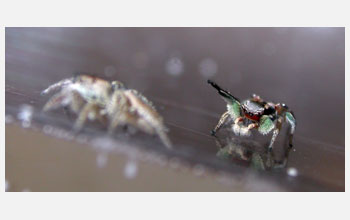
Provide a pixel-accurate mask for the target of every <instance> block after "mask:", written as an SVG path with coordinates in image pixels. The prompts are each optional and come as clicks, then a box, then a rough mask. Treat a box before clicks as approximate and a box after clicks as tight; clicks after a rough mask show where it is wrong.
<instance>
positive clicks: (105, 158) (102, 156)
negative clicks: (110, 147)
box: [96, 153, 108, 168]
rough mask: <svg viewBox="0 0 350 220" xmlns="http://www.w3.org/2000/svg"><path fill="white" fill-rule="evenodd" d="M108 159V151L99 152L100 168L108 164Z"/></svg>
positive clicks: (97, 159)
mask: <svg viewBox="0 0 350 220" xmlns="http://www.w3.org/2000/svg"><path fill="white" fill-rule="evenodd" d="M107 161H108V155H107V154H106V153H99V154H97V157H96V164H97V167H98V168H103V167H105V166H106V164H107Z"/></svg>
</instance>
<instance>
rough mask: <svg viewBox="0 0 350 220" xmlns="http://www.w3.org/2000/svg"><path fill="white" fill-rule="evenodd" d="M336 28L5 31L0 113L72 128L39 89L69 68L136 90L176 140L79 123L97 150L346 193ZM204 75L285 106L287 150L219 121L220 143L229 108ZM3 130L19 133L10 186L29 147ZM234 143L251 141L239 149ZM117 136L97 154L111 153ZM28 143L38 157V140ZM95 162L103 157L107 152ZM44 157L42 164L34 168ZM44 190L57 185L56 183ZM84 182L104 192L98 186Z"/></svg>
mask: <svg viewBox="0 0 350 220" xmlns="http://www.w3.org/2000/svg"><path fill="white" fill-rule="evenodd" d="M344 34H345V32H344V29H343V28H6V115H7V119H8V121H10V122H13V123H15V124H18V125H20V126H22V127H28V128H27V129H31V128H32V127H35V128H39V129H40V131H44V130H45V128H46V131H47V129H48V127H47V126H51V127H49V128H52V127H54V128H60V129H63V130H64V131H66V132H67V133H68V134H69V132H70V131H71V127H72V124H73V121H74V119H75V116H74V115H73V116H68V115H66V114H64V111H63V110H62V109H60V110H57V111H54V112H49V113H43V112H41V109H42V107H43V105H44V104H45V102H46V101H47V100H48V98H49V97H41V96H40V92H41V91H42V90H43V89H45V88H46V87H47V86H49V85H50V84H52V83H54V82H57V81H58V80H61V79H63V78H67V77H70V76H72V75H73V74H74V73H77V72H84V73H91V74H94V75H96V76H99V77H101V78H104V79H107V80H119V81H122V82H124V83H125V84H126V85H127V86H128V87H130V88H134V89H137V90H139V91H140V92H142V93H144V95H145V96H146V97H148V98H149V99H150V100H151V101H152V102H153V103H154V104H155V106H156V108H157V109H158V111H159V112H160V113H161V114H162V115H163V116H164V119H165V122H166V124H167V126H168V127H169V129H170V132H169V136H170V138H171V139H172V141H173V142H174V145H175V146H174V150H173V151H169V150H166V149H165V148H164V147H163V146H162V145H161V143H160V141H159V140H158V139H157V138H156V137H150V136H147V135H145V134H142V133H140V132H136V133H134V132H128V133H130V134H125V133H124V132H123V130H122V129H120V130H118V131H116V134H115V135H113V136H112V137H111V136H108V137H106V138H105V139H103V138H101V137H105V136H106V128H105V127H104V126H103V125H101V124H98V123H89V124H87V125H86V128H85V129H84V131H82V132H81V133H80V135H87V138H88V139H89V140H90V142H89V143H86V144H87V145H92V144H91V143H96V139H97V142H98V141H99V140H100V141H101V140H102V141H101V142H98V144H97V145H99V146H102V145H108V144H107V143H109V142H108V141H112V142H113V143H114V144H118V143H119V142H118V141H122V142H123V143H124V144H126V145H135V148H136V149H142V150H144V151H145V152H148V151H154V152H157V153H160V154H161V155H164V156H165V157H167V158H172V157H176V158H180V159H181V160H182V161H183V162H184V163H185V162H187V163H189V165H188V166H191V167H196V165H198V164H199V165H200V166H203V167H206V169H207V170H208V169H209V170H211V171H210V173H212V174H213V175H216V174H218V173H221V172H224V173H227V174H229V175H230V176H231V175H232V176H231V177H230V178H231V179H232V180H233V181H234V180H242V179H247V176H250V175H254V177H255V178H257V179H258V180H259V181H261V182H264V181H269V182H271V184H272V187H271V188H269V189H268V190H269V191H273V190H281V189H282V190H292V191H293V190H294V191H295V190H296V191H304V190H306V191H319V190H322V191H323V190H326V191H344V181H345V167H344V164H345V154H344V152H345V147H344V146H345V139H344V133H345V123H344V114H345V102H344V100H345V84H344V79H345V75H344V68H345V60H344ZM207 79H212V80H214V81H216V82H217V83H218V84H220V85H221V86H222V87H223V88H225V89H227V90H229V91H230V92H231V93H232V94H233V95H234V96H236V97H238V98H240V99H245V98H247V97H249V96H250V94H252V93H256V94H258V95H260V96H261V97H262V98H263V99H265V100H267V101H273V102H284V103H286V104H287V105H288V106H289V107H290V108H291V109H292V110H293V112H294V113H295V115H296V119H297V128H296V134H295V141H294V148H293V149H291V150H290V151H288V150H287V147H286V144H285V135H284V134H285V133H282V134H281V135H280V136H279V137H278V139H277V142H276V143H275V148H274V152H273V153H274V155H268V154H267V153H266V146H267V145H266V144H268V141H269V138H270V136H268V137H261V136H259V135H258V134H254V135H253V137H252V138H249V139H248V140H245V139H243V140H241V139H240V138H238V142H237V141H235V139H232V138H236V137H234V136H232V137H231V135H232V134H231V133H230V132H229V130H228V129H223V130H222V132H221V131H220V132H219V140H217V139H215V138H213V137H211V136H210V130H211V129H213V127H214V126H215V125H216V123H217V121H218V120H219V117H220V115H221V114H222V113H223V112H224V111H225V109H226V107H225V102H224V101H223V100H222V99H221V98H220V97H219V95H218V94H217V92H216V91H215V90H214V89H213V88H212V87H211V86H209V85H208V84H207V83H206V81H207ZM23 104H27V106H23ZM18 113H20V114H19V115H18ZM9 119H10V120H9ZM9 124H11V123H9ZM9 126H10V125H7V128H8V127H9ZM11 126H12V125H11ZM45 126H46V127H45ZM9 131H10V132H19V131H18V130H13V129H12V130H8V129H6V178H7V180H8V181H9V182H10V184H11V182H13V181H12V179H11V178H12V176H14V175H16V172H18V171H17V170H16V169H15V164H16V163H18V158H16V155H17V154H19V151H22V150H21V148H23V147H26V148H28V147H29V148H30V147H31V146H30V144H27V146H23V143H21V142H19V140H16V138H9V137H13V135H15V136H16V135H18V134H14V133H9ZM44 133H45V132H44ZM46 133H47V132H46ZM53 136H56V137H52V138H54V140H55V142H57V145H58V146H59V145H60V143H61V145H62V144H63V140H61V139H62V137H61V136H60V135H53ZM228 137H230V138H228ZM36 138H38V139H36ZM72 138H73V139H74V140H75V139H76V137H72ZM98 138H99V139H98ZM40 140H41V139H40V136H35V139H33V140H32V141H33V142H32V143H36V144H39V145H40V143H41V142H40ZM94 141H95V142H94ZM242 141H245V142H247V143H248V144H245V145H244V147H242V146H241V143H242ZM237 143H239V144H237ZM249 143H253V144H249ZM114 144H112V146H113V147H112V148H111V149H110V148H108V147H106V148H107V149H109V150H106V148H103V147H101V149H102V150H101V149H100V150H101V151H102V152H105V153H106V154H113V153H116V151H117V150H114ZM237 145H238V146H237ZM255 145H256V146H255ZM225 147H227V148H225ZM131 149H134V148H133V147H131ZM223 149H224V150H223ZM225 149H226V150H228V151H225ZM36 150H37V151H38V153H39V152H40V147H39V148H37V149H36ZM65 150H66V151H67V152H66V153H69V150H68V149H65ZM58 151H59V150H58ZM227 152H228V153H227ZM287 152H288V153H287ZM217 155H218V156H217ZM220 155H221V156H220ZM43 156H44V155H43ZM46 156H48V155H46ZM222 156H223V157H222ZM287 156H288V157H287ZM271 158H273V159H271ZM227 159H228V160H227ZM77 160H78V158H77ZM97 161H100V162H98V163H100V164H101V163H102V164H103V163H104V162H103V161H104V158H103V157H99V159H97ZM101 161H102V162H101ZM21 163H23V164H31V163H33V161H31V160H30V159H28V160H23V161H21ZM77 163H78V162H77ZM98 163H97V166H98ZM49 164H50V161H44V162H43V164H42V166H45V165H49ZM131 167H132V166H131ZM251 167H255V169H252V168H251ZM256 168H258V169H256ZM130 170H133V168H130ZM28 172H32V171H30V170H28ZM43 172H44V171H43ZM45 172H48V173H50V172H51V171H50V170H47V171H45ZM52 172H54V171H52ZM65 172H69V171H65ZM91 178H92V177H91ZM24 179H27V180H28V179H30V176H28V177H27V178H24ZM22 181H23V179H22ZM66 181H67V182H69V177H66ZM105 181H115V182H118V180H117V179H113V180H111V179H108V180H107V179H106V180H105ZM180 181H181V180H179V182H180ZM193 181H195V180H193ZM259 181H256V180H254V182H256V186H255V187H254V188H249V189H244V188H239V189H238V188H235V186H232V187H231V188H230V189H225V191H226V190H254V191H259V190H262V188H259ZM29 182H30V181H29ZM102 182H103V180H102ZM246 184H249V180H247V181H246ZM261 185H263V184H261ZM28 187H29V186H28ZM73 188H74V189H76V188H75V187H73V185H72V189H73ZM50 189H51V190H57V191H60V188H59V186H57V187H56V188H55V187H53V188H50ZM65 189H66V190H67V189H69V187H68V188H65ZM201 189H202V188H201ZM36 190H39V191H40V189H38V188H37V189H36ZM85 190H88V191H89V189H88V188H87V189H85ZM91 190H97V191H104V190H103V186H100V187H98V188H97V189H95V188H94V189H91ZM110 190H112V191H113V190H128V189H127V188H125V189H110ZM139 190H143V189H142V187H141V188H140V189H139ZM144 190H147V189H144ZM148 190H150V189H148ZM153 190H154V189H153ZM168 190H176V189H175V188H170V189H168ZM181 190H186V189H181ZM188 190H190V191H192V190H193V188H188ZM202 190H204V191H206V190H209V191H212V190H213V188H207V189H205V188H203V189H202ZM223 190H224V189H223Z"/></svg>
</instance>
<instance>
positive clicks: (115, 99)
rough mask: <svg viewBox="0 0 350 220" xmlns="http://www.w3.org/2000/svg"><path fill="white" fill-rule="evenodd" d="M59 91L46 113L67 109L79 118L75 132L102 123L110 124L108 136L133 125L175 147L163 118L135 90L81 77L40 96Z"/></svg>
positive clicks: (61, 84)
mask: <svg viewBox="0 0 350 220" xmlns="http://www.w3.org/2000/svg"><path fill="white" fill-rule="evenodd" d="M57 89H60V91H59V92H58V93H56V94H55V95H54V96H53V97H51V98H50V99H49V101H47V103H46V104H45V106H44V108H43V110H44V111H49V110H53V109H56V108H59V107H68V109H70V110H71V111H73V112H74V113H76V114H77V115H78V118H77V119H76V121H75V124H74V130H75V131H79V130H81V128H82V127H83V125H84V123H85V122H86V120H87V119H89V120H95V119H98V120H99V121H101V122H103V121H105V120H106V119H108V120H109V129H108V130H109V132H112V131H113V130H114V129H115V128H116V127H117V126H120V125H131V126H133V127H136V128H138V129H140V130H142V131H143V132H145V133H148V134H151V135H153V134H157V135H158V136H159V137H160V139H161V140H162V142H163V143H164V145H165V146H166V147H168V148H171V146H172V144H171V142H170V140H169V138H168V136H167V134H166V131H167V128H166V127H165V125H164V123H163V118H162V117H161V116H160V114H159V113H158V112H157V111H156V109H155V108H154V106H153V105H152V103H151V102H150V101H148V100H147V99H146V97H144V96H143V95H142V94H140V93H139V92H137V91H136V90H133V89H127V88H125V87H124V85H123V84H122V83H121V82H118V81H113V82H111V83H110V82H108V81H106V80H103V79H100V78H97V77H93V76H89V75H78V76H75V77H72V78H68V79H63V80H61V81H59V82H57V83H55V84H52V85H51V86H49V87H48V88H47V89H45V90H44V91H43V92H42V93H41V94H42V95H45V94H48V93H49V92H51V91H53V90H57Z"/></svg>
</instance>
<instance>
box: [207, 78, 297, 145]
mask: <svg viewBox="0 0 350 220" xmlns="http://www.w3.org/2000/svg"><path fill="white" fill-rule="evenodd" d="M208 83H209V84H210V85H212V86H213V87H214V88H215V89H217V90H218V92H219V94H220V95H221V96H222V97H223V98H224V100H225V101H226V102H227V111H226V112H225V113H224V114H223V115H222V116H221V118H220V120H219V122H218V124H217V125H216V127H215V128H214V130H212V135H214V136H215V134H216V132H217V131H218V130H219V129H220V128H221V127H222V126H223V125H224V124H225V123H226V122H227V121H229V120H231V121H233V125H232V130H233V132H234V133H235V134H236V135H239V136H249V135H250V134H251V131H250V130H251V129H253V128H256V129H258V131H259V133H261V134H263V135H267V134H269V133H270V132H271V131H273V135H272V138H271V141H270V144H269V148H268V149H269V151H271V150H272V146H273V143H274V142H275V140H276V137H277V135H278V134H279V132H280V130H281V127H282V123H283V122H284V121H287V123H288V124H289V125H290V131H289V146H290V147H292V146H293V142H292V140H293V134H294V131H295V126H296V120H295V117H294V114H293V112H292V111H289V110H288V107H287V106H286V105H285V104H283V103H277V104H274V103H272V102H265V101H263V100H262V99H261V98H260V96H258V95H255V94H253V95H252V97H251V98H250V99H247V100H244V101H243V102H240V101H239V100H238V99H237V98H235V97H234V96H233V95H231V94H230V93H229V92H228V91H225V90H223V89H222V88H220V87H219V86H218V85H217V84H216V83H214V82H213V81H211V80H208ZM244 123H245V124H248V126H244Z"/></svg>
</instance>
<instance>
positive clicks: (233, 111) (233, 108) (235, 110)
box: [227, 101, 241, 120]
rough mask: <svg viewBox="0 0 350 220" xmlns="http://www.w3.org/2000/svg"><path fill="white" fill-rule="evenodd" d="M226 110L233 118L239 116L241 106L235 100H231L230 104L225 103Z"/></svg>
mask: <svg viewBox="0 0 350 220" xmlns="http://www.w3.org/2000/svg"><path fill="white" fill-rule="evenodd" d="M227 111H228V112H229V113H230V115H231V117H232V119H233V120H235V119H236V118H238V117H241V106H240V104H239V102H237V101H233V102H232V104H227Z"/></svg>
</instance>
